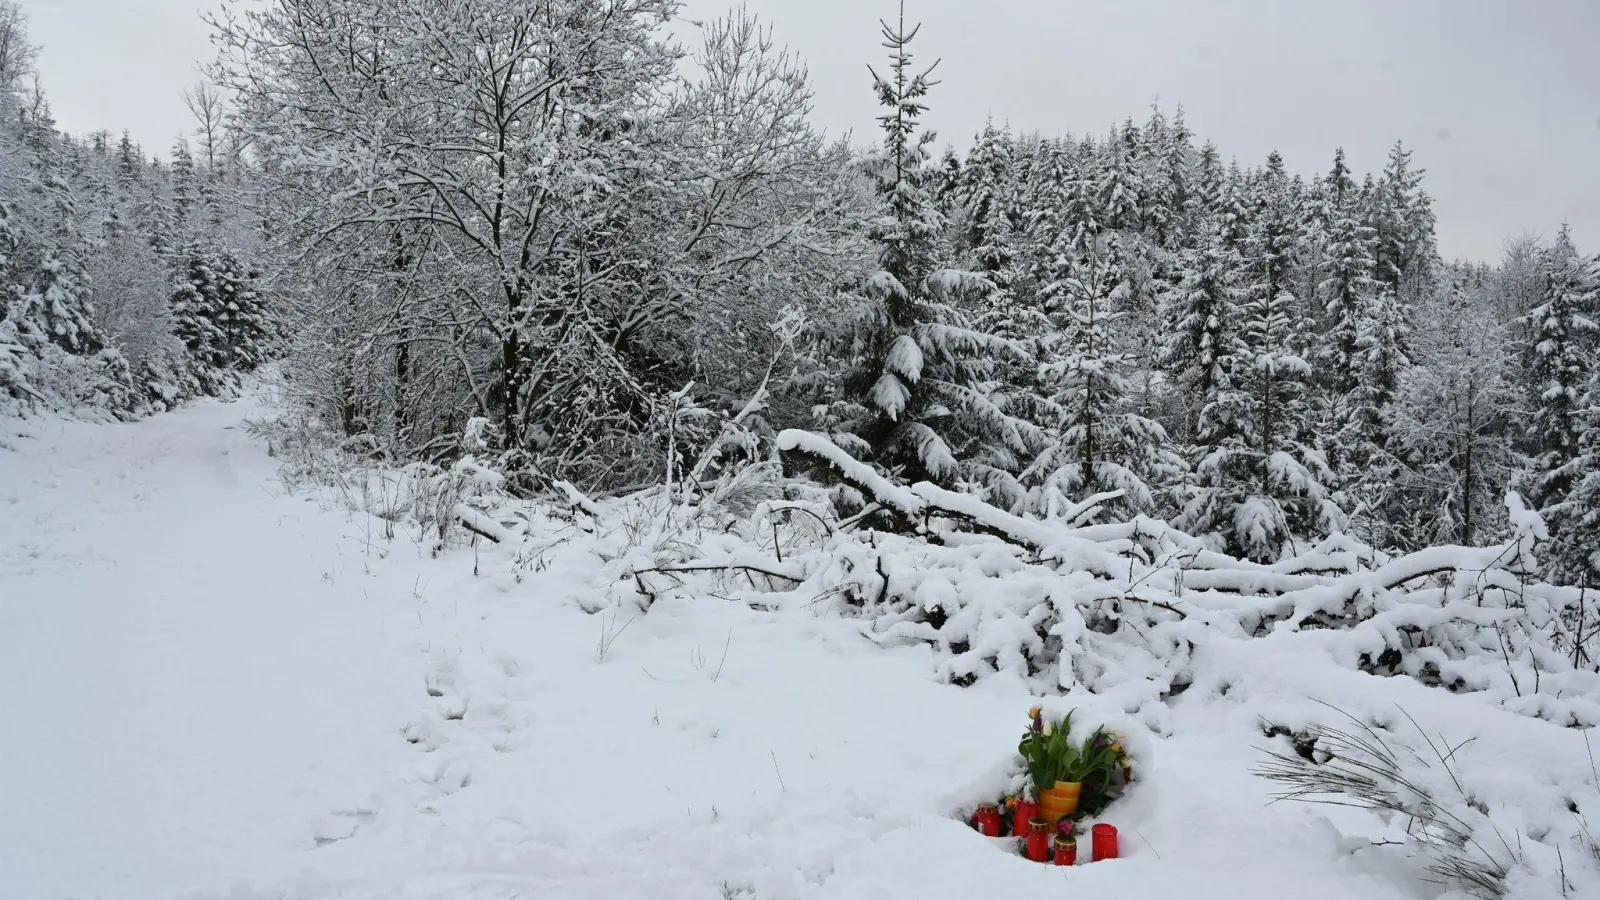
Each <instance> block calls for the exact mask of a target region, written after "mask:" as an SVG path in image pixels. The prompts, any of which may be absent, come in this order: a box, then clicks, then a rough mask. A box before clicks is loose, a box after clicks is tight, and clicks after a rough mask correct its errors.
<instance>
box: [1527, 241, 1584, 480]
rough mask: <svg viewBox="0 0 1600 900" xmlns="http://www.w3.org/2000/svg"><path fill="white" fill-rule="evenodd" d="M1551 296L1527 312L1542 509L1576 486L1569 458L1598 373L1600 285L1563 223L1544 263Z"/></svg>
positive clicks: (1531, 436) (1532, 437)
mask: <svg viewBox="0 0 1600 900" xmlns="http://www.w3.org/2000/svg"><path fill="white" fill-rule="evenodd" d="M1540 275H1541V280H1542V281H1543V294H1542V296H1541V298H1540V303H1539V305H1538V306H1536V307H1534V308H1533V309H1532V310H1529V311H1528V313H1527V315H1526V316H1525V317H1524V322H1525V324H1526V327H1527V329H1528V331H1529V333H1530V334H1531V340H1530V342H1529V348H1528V350H1529V356H1530V368H1531V375H1532V378H1533V387H1534V391H1535V406H1534V415H1533V421H1532V422H1531V423H1530V424H1529V428H1528V440H1529V443H1528V447H1529V453H1530V455H1531V456H1532V458H1533V463H1532V471H1531V472H1530V474H1529V483H1528V490H1529V500H1530V501H1532V504H1533V507H1534V509H1538V510H1543V509H1545V508H1546V507H1549V506H1552V505H1554V504H1557V503H1560V502H1561V501H1562V500H1564V499H1565V498H1566V494H1567V491H1568V490H1569V489H1570V488H1571V486H1572V481H1573V478H1572V473H1571V471H1570V467H1569V465H1568V464H1569V463H1570V462H1571V461H1572V460H1573V459H1574V458H1576V457H1577V456H1578V452H1579V448H1578V444H1579V438H1580V436H1581V434H1582V431H1583V423H1582V421H1581V419H1580V417H1579V411H1580V410H1581V409H1582V408H1583V406H1582V404H1583V399H1584V396H1583V392H1584V391H1585V389H1586V388H1587V387H1588V385H1589V380H1590V377H1591V375H1592V374H1593V373H1594V372H1595V371H1596V362H1595V353H1596V347H1597V345H1600V341H1597V339H1596V338H1597V332H1600V325H1597V323H1596V321H1595V319H1594V317H1593V315H1594V313H1593V311H1594V310H1595V307H1596V302H1597V292H1600V285H1597V281H1596V273H1595V270H1594V266H1593V265H1592V264H1590V263H1589V261H1588V260H1585V259H1583V258H1582V257H1580V256H1579V255H1578V252H1577V250H1576V249H1575V248H1574V247H1573V245H1572V237H1571V234H1570V232H1569V231H1568V229H1567V228H1565V227H1563V228H1562V229H1561V233H1560V234H1559V235H1557V237H1556V241H1555V244H1554V245H1553V246H1552V247H1551V248H1550V249H1549V251H1548V252H1547V253H1546V255H1545V258H1544V260H1543V264H1542V266H1541V273H1540Z"/></svg>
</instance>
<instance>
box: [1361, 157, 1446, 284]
mask: <svg viewBox="0 0 1600 900" xmlns="http://www.w3.org/2000/svg"><path fill="white" fill-rule="evenodd" d="M1423 175H1424V171H1423V170H1422V169H1414V168H1412V166H1411V151H1410V150H1407V149H1406V148H1405V146H1404V145H1403V144H1402V143H1400V142H1399V141H1396V142H1395V144H1394V146H1393V147H1392V148H1390V150H1389V160H1388V164H1387V165H1386V166H1385V167H1384V170H1383V176H1382V177H1381V178H1380V179H1379V180H1378V183H1377V190H1376V191H1375V193H1374V197H1373V202H1372V213H1371V223H1370V224H1371V226H1372V229H1373V232H1374V242H1373V262H1374V265H1373V277H1374V278H1376V279H1377V281H1378V283H1379V284H1380V285H1381V286H1383V287H1385V288H1387V289H1388V291H1389V292H1390V293H1391V294H1393V295H1394V296H1395V297H1396V298H1398V299H1399V301H1400V303H1401V305H1402V307H1404V306H1405V305H1407V304H1409V303H1411V302H1413V301H1414V300H1415V299H1416V298H1417V297H1419V296H1421V293H1422V291H1423V289H1424V283H1425V281H1426V279H1427V277H1428V272H1429V267H1430V263H1431V261H1432V259H1433V256H1434V247H1433V224H1434V216H1433V208H1432V203H1433V201H1432V199H1431V198H1430V197H1429V196H1428V194H1427V193H1426V192H1425V191H1424V190H1423V189H1422V176H1423Z"/></svg>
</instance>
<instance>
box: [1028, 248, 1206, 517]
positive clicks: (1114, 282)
mask: <svg viewBox="0 0 1600 900" xmlns="http://www.w3.org/2000/svg"><path fill="white" fill-rule="evenodd" d="M1076 238H1077V235H1076V230H1075V229H1073V228H1071V227H1070V226H1068V227H1066V228H1064V229H1063V230H1062V231H1061V233H1060V234H1059V235H1058V237H1057V240H1056V243H1055V251H1056V260H1055V264H1054V267H1053V271H1052V275H1053V276H1054V277H1053V278H1052V280H1051V281H1050V282H1049V283H1048V284H1047V285H1045V287H1044V289H1043V291H1042V293H1041V297H1040V303H1041V306H1042V308H1043V309H1044V311H1045V313H1046V315H1047V317H1048V319H1049V322H1050V324H1051V326H1052V333H1051V337H1050V340H1049V342H1048V348H1049V351H1050V356H1051V359H1050V361H1049V362H1048V363H1046V365H1045V366H1044V367H1043V371H1044V374H1045V379H1046V385H1047V388H1048V389H1049V390H1050V392H1051V399H1052V403H1053V406H1054V408H1055V409H1056V410H1057V411H1058V416H1059V421H1058V424H1057V428H1056V435H1055V440H1054V441H1052V442H1051V443H1050V445H1049V446H1048V447H1047V448H1046V449H1045V450H1044V452H1043V453H1041V454H1040V455H1039V456H1038V457H1037V458H1036V459H1035V460H1034V462H1033V464H1032V465H1031V466H1030V467H1029V469H1028V472H1027V473H1025V477H1026V478H1027V479H1028V480H1029V481H1030V482H1033V483H1035V484H1036V485H1037V490H1038V491H1039V494H1038V496H1037V499H1036V501H1035V502H1036V504H1037V506H1038V507H1039V508H1040V509H1041V511H1043V512H1044V513H1046V514H1047V515H1048V514H1051V513H1052V512H1054V511H1055V510H1057V509H1059V508H1061V507H1062V506H1064V505H1070V504H1071V503H1073V502H1075V501H1078V500H1081V499H1083V497H1084V496H1086V495H1089V494H1094V493H1099V492H1103V491H1111V490H1120V491H1122V492H1123V495H1122V497H1121V499H1120V500H1119V501H1116V502H1115V503H1114V504H1112V505H1113V507H1114V508H1115V509H1116V510H1117V511H1119V512H1121V513H1122V514H1124V515H1129V514H1138V513H1150V512H1153V511H1154V510H1155V507H1156V506H1157V504H1158V499H1157V495H1156V490H1157V489H1159V488H1164V487H1165V486H1166V485H1169V484H1172V483H1173V482H1175V481H1176V479H1177V477H1178V475H1179V474H1180V473H1181V471H1182V460H1181V459H1180V458H1179V457H1177V456H1176V455H1175V454H1174V453H1172V451H1171V450H1170V449H1169V447H1168V440H1167V436H1166V432H1165V431H1164V430H1163V429H1162V428H1161V426H1160V425H1158V424H1156V423H1155V422H1153V421H1151V420H1150V419H1148V418H1145V417H1144V416H1142V415H1139V414H1138V413H1137V412H1136V411H1135V410H1133V409H1132V408H1131V406H1132V405H1131V403H1130V399H1129V392H1130V385H1129V382H1128V379H1127V376H1126V374H1125V372H1126V369H1127V368H1128V366H1129V364H1130V362H1131V361H1130V360H1129V359H1128V357H1127V356H1126V354H1124V353H1123V352H1122V351H1121V348H1120V347H1119V346H1118V343H1117V338H1116V330H1115V328H1114V323H1115V321H1116V320H1117V319H1118V318H1120V317H1122V316H1123V315H1125V313H1124V312H1123V311H1119V310H1116V309H1114V296H1115V294H1116V292H1117V291H1118V290H1119V288H1120V286H1121V284H1122V280H1123V276H1122V274H1121V271H1120V268H1121V267H1120V263H1119V260H1118V249H1117V237H1116V235H1114V234H1108V235H1105V236H1103V237H1102V238H1101V239H1100V240H1099V241H1097V242H1096V243H1095V244H1094V245H1092V246H1090V247H1087V248H1081V247H1079V246H1078V244H1077V239H1076Z"/></svg>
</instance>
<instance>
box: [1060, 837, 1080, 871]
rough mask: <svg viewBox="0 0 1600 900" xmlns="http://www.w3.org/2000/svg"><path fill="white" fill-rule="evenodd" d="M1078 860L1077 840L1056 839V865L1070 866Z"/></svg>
mask: <svg viewBox="0 0 1600 900" xmlns="http://www.w3.org/2000/svg"><path fill="white" fill-rule="evenodd" d="M1077 862H1078V842H1077V841H1063V840H1061V839H1060V838H1057V839H1056V865H1058V866H1071V865H1076V864H1077Z"/></svg>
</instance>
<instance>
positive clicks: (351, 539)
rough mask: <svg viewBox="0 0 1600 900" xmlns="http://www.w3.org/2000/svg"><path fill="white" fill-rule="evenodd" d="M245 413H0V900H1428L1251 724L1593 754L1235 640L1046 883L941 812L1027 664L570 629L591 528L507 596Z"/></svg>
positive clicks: (760, 624) (786, 618)
mask: <svg viewBox="0 0 1600 900" xmlns="http://www.w3.org/2000/svg"><path fill="white" fill-rule="evenodd" d="M262 412H263V410H262V409H261V407H260V406H259V405H258V404H257V401H254V400H247V401H242V402H238V403H233V404H226V403H220V402H205V403H200V404H197V405H195V406H193V407H190V408H188V409H185V410H182V411H179V412H176V413H171V414H167V415H162V416H158V417H156V418H153V419H149V420H146V421H143V422H138V423H134V424H125V425H88V424H75V423H55V422H50V423H41V422H33V423H27V424H25V425H22V426H13V429H14V430H15V429H20V430H21V431H22V432H23V434H21V435H17V434H15V433H14V431H13V432H0V441H3V442H4V443H5V444H8V445H10V447H11V448H12V449H10V450H6V449H0V685H3V686H4V687H3V692H0V897H3V898H6V900H65V898H73V900H92V898H104V900H113V898H141V900H160V898H177V897H184V898H190V900H199V898H231V900H257V898H261V900H265V898H273V900H289V898H304V900H312V898H319V900H320V898H346V900H357V898H362V900H365V898H373V900H377V898H385V900H402V898H434V897H437V898H452V900H489V898H494V900H512V898H519V900H520V898H543V897H550V898H557V897H561V898H586V897H595V898H608V900H615V898H630V897H641V898H643V897H651V898H717V897H744V898H762V900H780V898H802V897H828V898H890V897H913V896H914V897H951V898H956V897H961V898H971V897H985V896H1024V895H1029V894H1031V895H1034V896H1064V895H1066V894H1067V893H1068V892H1070V893H1072V894H1081V895H1088V894H1096V895H1100V896H1109V897H1117V898H1120V900H1145V898H1151V900H1154V898H1167V897H1173V896H1183V897H1187V898H1197V900H1204V898H1253V897H1273V898H1278V897H1282V896H1284V895H1285V894H1292V895H1293V896H1295V897H1296V898H1297V900H1323V898H1327V900H1337V898H1351V900H1355V898H1360V900H1387V898H1418V897H1432V896H1437V895H1438V893H1439V890H1440V889H1439V888H1438V887H1436V886H1433V885H1430V884H1428V883H1426V882H1425V881H1423V880H1422V877H1421V874H1420V866H1419V865H1418V864H1416V863H1413V862H1411V861H1408V860H1406V859H1405V858H1404V857H1403V855H1402V854H1400V853H1399V852H1398V851H1397V850H1396V849H1395V848H1393V847H1387V846H1380V847H1373V846H1372V843H1371V840H1370V838H1371V837H1376V836H1393V834H1392V833H1389V832H1385V831H1384V830H1383V827H1382V826H1381V825H1380V824H1379V823H1378V822H1377V821H1376V820H1375V819H1373V818H1370V817H1368V816H1367V814H1365V813H1361V812H1351V811H1339V810H1330V809H1329V808H1325V807H1311V806H1300V805H1293V804H1276V805H1268V803H1267V799H1268V793H1269V791H1270V788H1271V786H1270V785H1268V784H1267V783H1266V782H1264V781H1262V780H1261V779H1259V778H1256V777H1255V776H1253V775H1251V774H1249V770H1250V768H1251V767H1252V766H1254V765H1255V764H1257V763H1258V762H1259V761H1260V759H1261V754H1260V752H1259V751H1258V750H1256V749H1255V748H1256V747H1257V746H1260V745H1263V744H1264V743H1266V739H1265V738H1264V737H1263V736H1262V733H1261V730H1260V727H1259V724H1260V722H1259V718H1258V717H1259V716H1260V715H1262V714H1271V715H1277V714H1280V713H1281V714H1282V715H1283V716H1284V717H1286V718H1289V719H1293V718H1295V717H1296V716H1298V715H1302V714H1303V709H1304V708H1305V706H1306V705H1307V703H1306V699H1305V698H1306V697H1307V696H1308V695H1309V694H1313V693H1315V694H1317V695H1318V696H1319V697H1320V698H1321V699H1326V700H1330V701H1333V702H1346V703H1356V702H1358V701H1361V700H1364V699H1365V700H1370V699H1371V698H1373V697H1379V698H1381V699H1383V700H1385V701H1387V702H1392V703H1396V704H1400V705H1403V706H1404V707H1405V708H1406V709H1407V710H1408V711H1410V712H1412V713H1413V714H1415V715H1417V716H1418V718H1419V719H1420V720H1421V721H1422V722H1423V723H1424V725H1425V726H1427V727H1428V728H1430V729H1435V728H1437V729H1442V730H1443V729H1450V728H1452V727H1458V728H1459V729H1463V730H1464V731H1465V732H1466V733H1461V734H1458V735H1457V737H1458V738H1465V737H1470V736H1473V735H1474V734H1477V735H1479V736H1480V737H1481V738H1482V739H1483V743H1484V744H1486V745H1488V747H1489V749H1488V750H1487V751H1486V752H1489V753H1490V754H1491V757H1490V758H1491V759H1500V760H1501V761H1502V762H1503V763H1504V765H1505V766H1506V767H1507V779H1508V783H1509V784H1510V785H1512V787H1514V788H1517V789H1519V790H1520V789H1522V787H1524V786H1525V785H1528V784H1533V783H1534V782H1539V783H1548V784H1553V785H1557V786H1559V785H1560V784H1561V783H1562V782H1563V780H1567V781H1570V780H1572V779H1575V778H1583V777H1586V773H1587V772H1588V769H1587V762H1586V761H1585V760H1584V758H1583V755H1584V753H1585V749H1584V743H1583V741H1582V739H1581V737H1580V736H1579V733H1578V732H1576V731H1572V730H1566V729H1561V728H1558V727H1556V726H1552V725H1550V724H1548V723H1544V722H1539V721H1537V720H1533V719H1526V718H1522V717H1519V716H1515V715H1512V714H1510V713H1506V712H1502V711H1500V710H1497V709H1493V708H1491V707H1489V706H1487V705H1485V704H1481V703H1478V702H1476V701H1474V700H1473V699H1471V698H1469V697H1458V696H1453V695H1450V694H1447V693H1444V692H1442V691H1437V690H1430V689H1426V688H1423V687H1421V686H1420V685H1417V684H1416V683H1414V682H1412V681H1410V680H1407V679H1376V678H1373V677H1371V676H1366V675H1362V674H1360V673H1356V672H1350V671H1346V670H1343V669H1335V668H1334V667H1333V666H1332V665H1331V664H1329V665H1325V666H1322V667H1320V668H1319V667H1317V666H1315V665H1311V663H1314V662H1315V661H1314V660H1312V661H1308V660H1306V659H1303V658H1298V659H1297V658H1294V657H1293V656H1292V654H1293V652H1294V651H1293V650H1291V649H1290V648H1289V647H1288V645H1286V644H1285V645H1277V644H1273V643H1272V642H1265V641H1258V642H1246V641H1239V642H1238V646H1237V653H1236V654H1228V655H1226V656H1224V657H1219V658H1213V659H1207V660H1204V662H1205V665H1206V672H1207V675H1206V677H1205V678H1202V679H1197V680H1196V683H1195V686H1194V687H1193V688H1191V690H1190V691H1189V692H1188V693H1187V694H1185V695H1183V696H1182V697H1180V698H1178V699H1177V700H1176V701H1175V703H1174V707H1173V711H1172V716H1171V720H1172V733H1171V735H1169V736H1166V737H1157V738H1155V739H1154V740H1153V741H1152V742H1151V743H1152V753H1151V755H1152V757H1153V758H1152V760H1150V762H1149V764H1148V765H1147V766H1146V767H1145V768H1144V769H1143V770H1142V771H1141V773H1140V778H1139V782H1138V785H1137V787H1136V789H1135V790H1134V791H1133V793H1132V794H1131V796H1130V797H1129V798H1128V799H1126V800H1125V801H1123V803H1122V804H1121V805H1120V806H1117V807H1113V809H1112V810H1111V811H1110V812H1109V813H1108V818H1109V820H1110V821H1113V822H1115V823H1116V824H1118V825H1120V826H1121V827H1122V831H1123V841H1122V844H1123V850H1124V857H1125V858H1123V859H1120V860H1117V861H1112V862H1102V863H1096V864H1092V865H1083V866H1079V867H1078V868H1075V869H1072V870H1070V871H1063V870H1059V869H1056V868H1054V867H1047V866H1038V865H1034V864H1031V863H1028V862H1025V861H1023V860H1022V859H1020V858H1019V857H1017V856H1015V855H1013V854H1011V853H1008V852H1006V847H1005V842H1003V841H988V840H985V839H983V838H981V837H979V836H977V835H976V834H975V833H974V832H972V831H971V830H970V829H967V828H966V827H964V826H963V825H962V824H961V823H959V822H957V821H954V820H953V819H952V818H951V816H950V813H951V811H952V810H954V809H956V808H958V807H959V806H961V805H962V804H964V803H969V802H971V801H972V800H974V799H977V798H978V797H979V796H980V795H982V794H983V792H984V788H985V787H987V786H992V785H994V784H995V783H996V779H997V777H1000V775H1001V774H1002V773H1003V771H1004V770H1005V769H1006V768H1007V766H1008V765H1009V762H1010V759H1011V757H1012V755H1013V753H1014V749H1015V744H1016V739H1017V737H1018V736H1019V734H1020V731H1021V729H1022V727H1023V725H1024V711H1025V710H1026V709H1027V708H1028V706H1029V705H1030V704H1031V703H1032V702H1033V698H1031V697H1030V696H1029V693H1028V691H1027V689H1026V688H1025V687H1024V686H1023V685H1022V683H1021V682H1020V681H1017V680H1015V679H1012V678H1010V677H1008V676H1006V675H998V676H994V677H991V678H987V679H984V680H982V681H980V682H979V683H978V684H977V685H975V686H973V687H970V688H957V687H952V686H948V685H945V684H941V683H939V682H938V681H936V680H935V678H934V665H933V662H932V658H931V656H930V653H929V651H927V650H926V649H920V648H898V649H884V648H881V647H879V646H877V645H875V644H874V643H872V642H871V641H869V640H867V639H866V638H865V637H863V636H862V633H861V628H860V626H859V624H858V623H856V622H853V621H851V620H848V619H843V618H839V617H837V616H834V615H831V614H825V613H823V612H821V611H820V610H811V609H805V608H797V609H793V610H786V611H782V612H758V611H754V610H752V609H750V608H748V607H746V606H745V605H743V604H739V603H734V602H729V601H727V600H724V599H719V598H717V597H714V596H707V597H701V598H696V599H693V600H687V599H674V598H670V597H669V598H664V599H663V600H661V601H660V602H658V603H657V604H656V605H655V606H654V607H653V608H652V609H651V610H650V612H649V613H648V614H647V615H643V616H638V617H634V616H633V615H632V614H630V613H626V612H610V611H607V612H602V613H597V614H591V613H586V612H584V611H583V609H582V608H581V607H580V601H582V600H584V599H585V598H590V599H592V598H594V597H598V596H601V595H602V594H603V593H604V588H605V585H604V584H602V583H601V580H602V576H601V575H600V568H599V567H598V566H596V565H594V564H593V559H592V557H590V556H588V555H586V554H585V553H584V552H582V550H581V548H565V549H563V548H557V549H555V550H553V551H552V552H551V553H550V554H549V557H548V560H547V562H546V563H545V564H543V565H541V566H538V567H535V568H536V569H538V571H534V570H530V571H529V572H527V573H526V574H524V575H523V577H521V579H520V580H518V579H515V578H513V577H512V576H511V575H510V574H509V569H508V567H505V566H499V565H492V564H490V563H491V562H492V560H488V559H487V558H486V557H485V556H484V555H483V554H482V553H480V552H476V551H474V550H472V549H460V550H453V551H451V552H449V553H446V554H444V555H443V556H441V557H440V558H437V559H435V558H433V556H432V555H431V554H430V553H429V552H428V550H427V549H426V545H425V543H424V542H423V540H422V539H421V538H420V536H418V535H416V534H414V533H411V532H410V531H408V530H406V529H401V532H400V534H398V535H397V536H396V537H394V538H393V539H387V538H385V536H384V534H383V529H382V528H381V523H379V522H377V520H373V519H370V518H369V517H365V516H352V515H350V514H349V513H348V512H346V511H345V510H344V509H343V508H342V506H340V505H339V504H337V503H333V502H330V501H329V499H328V498H326V497H321V496H316V495H291V494H288V493H286V491H285V490H284V488H283V487H282V485H281V484H280V482H279V481H278V479H277V477H276V466H277V462H276V460H274V459H272V458H270V457H269V456H268V455H267V453H266V450H265V447H264V446H262V445H261V444H259V443H258V442H256V441H254V440H252V439H251V438H250V437H249V436H247V435H246V433H245V432H244V430H243V428H242V424H241V423H242V421H243V420H244V419H246V418H247V417H252V416H258V415H261V414H262ZM484 552H487V551H484ZM475 569H476V570H477V571H476V573H475ZM602 648H603V651H602ZM1212 652H1213V654H1214V651H1212ZM1534 741H1538V742H1541V745H1542V746H1545V747H1546V752H1547V757H1546V758H1547V759H1555V760H1557V761H1558V762H1557V764H1555V765H1553V766H1552V765H1541V769H1540V771H1537V772H1528V771H1524V770H1523V769H1525V768H1526V766H1523V768H1522V769H1519V768H1518V765H1519V763H1518V761H1517V760H1516V759H1515V758H1513V755H1514V754H1513V751H1514V749H1515V748H1516V747H1518V746H1530V745H1531V742H1534ZM1330 818H1331V819H1332V821H1330ZM1335 823H1337V826H1338V827H1335ZM1537 824H1538V823H1532V826H1534V827H1536V826H1537ZM1341 832H1342V834H1341ZM1569 864H1572V863H1570V862H1569Z"/></svg>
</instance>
